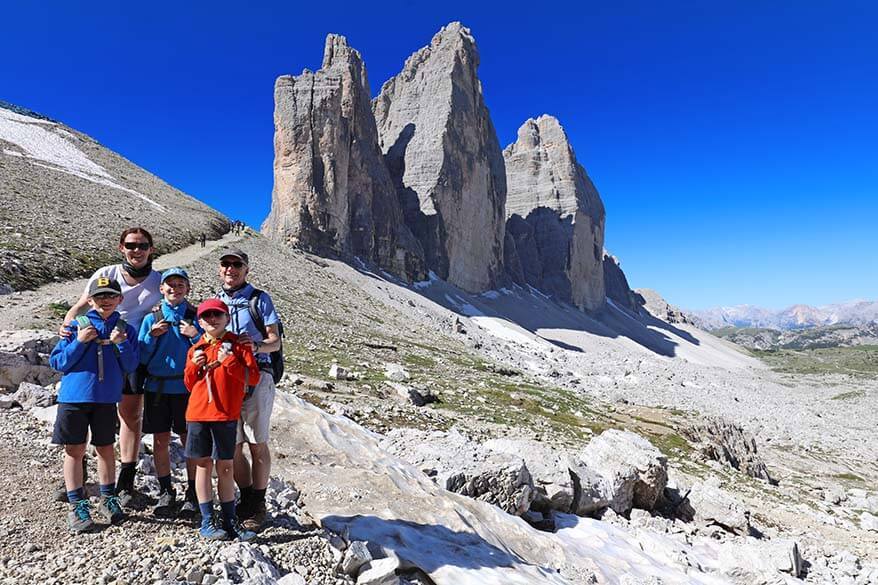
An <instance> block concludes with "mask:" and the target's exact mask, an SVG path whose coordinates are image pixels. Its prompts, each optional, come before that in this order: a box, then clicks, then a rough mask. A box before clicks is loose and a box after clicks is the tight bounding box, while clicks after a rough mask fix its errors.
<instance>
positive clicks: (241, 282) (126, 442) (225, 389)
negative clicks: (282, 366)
mask: <svg viewBox="0 0 878 585" xmlns="http://www.w3.org/2000/svg"><path fill="white" fill-rule="evenodd" d="M236 223H240V222H236ZM233 225H234V224H233ZM242 228H243V224H242V223H241V224H240V226H239V229H242ZM201 245H202V246H204V235H203V234H202V237H201ZM119 252H120V253H121V254H122V258H123V260H122V263H121V264H115V265H112V266H107V267H104V268H101V269H99V270H98V271H97V272H95V273H94V275H92V277H91V278H90V279H89V281H88V284H87V285H86V289H85V291H84V292H83V294H82V297H81V298H80V299H79V300H78V301H77V302H76V303H75V304H74V305H73V306H72V307H71V308H70V310H69V311H68V312H67V314H66V315H65V318H64V323H63V324H62V326H61V330H60V334H61V340H60V341H59V343H58V344H57V345H56V347H55V349H54V350H53V351H52V354H51V357H50V363H51V365H52V367H53V368H55V369H57V370H59V371H60V372H61V373H62V378H61V387H60V390H59V393H58V403H59V406H58V415H57V418H56V420H55V426H54V430H53V434H52V442H53V443H56V444H59V445H63V446H64V465H63V475H64V486H63V489H61V490H60V492H59V494H58V495H57V496H56V497H57V498H58V499H61V500H66V501H68V502H69V503H70V506H71V509H70V512H69V514H68V526H69V528H70V530H71V531H72V532H74V533H77V534H78V533H82V532H86V531H89V530H90V529H92V528H93V527H94V518H93V515H92V514H93V511H95V510H94V509H93V507H92V504H91V501H90V499H89V497H88V495H87V494H86V492H85V480H86V473H85V470H86V465H85V453H86V442H87V441H88V438H89V436H91V443H92V445H94V447H95V451H96V453H97V464H98V465H97V467H98V480H99V485H100V498H99V501H98V506H97V509H96V514H97V516H98V517H99V518H100V519H103V520H104V521H105V522H106V523H110V524H118V523H119V522H121V521H122V520H124V518H125V517H126V512H125V510H126V508H128V507H130V506H133V505H135V504H136V503H138V502H140V503H142V502H143V500H144V499H145V498H144V496H142V495H141V494H139V493H138V492H137V490H136V489H135V474H136V464H137V459H138V455H139V452H140V443H141V433H146V434H152V435H153V455H154V462H155V472H156V477H157V479H158V483H159V486H160V491H159V496H158V499H157V500H156V501H155V502H154V504H153V512H154V513H155V514H156V515H158V516H163V517H182V518H195V517H196V516H197V515H199V514H200V516H201V523H200V527H199V533H200V534H201V536H203V537H204V538H208V539H237V540H250V539H252V538H254V537H255V535H256V532H257V531H258V530H259V529H260V528H261V527H262V525H263V524H264V523H265V521H266V507H265V492H266V488H267V486H268V480H269V475H270V472H271V456H270V452H269V449H268V437H269V426H270V424H269V423H270V419H271V412H272V408H273V405H274V395H275V381H276V379H275V377H276V376H277V377H279V370H278V367H277V361H278V360H277V357H276V356H277V355H279V351H280V348H281V343H282V342H281V337H280V336H281V331H282V330H281V328H280V321H279V318H278V315H277V312H276V311H275V308H274V304H273V302H272V299H271V296H270V295H269V294H268V293H266V292H264V291H261V290H258V289H256V288H254V287H253V285H251V284H249V283H248V282H247V275H248V273H249V269H250V260H249V257H248V255H247V254H246V253H245V252H243V251H241V250H237V249H224V250H222V251H221V252H220V257H219V276H220V280H221V288H220V290H219V291H218V292H217V294H216V296H215V297H214V298H209V299H206V300H204V301H202V302H201V303H200V304H198V305H197V306H196V305H195V304H193V303H192V302H191V301H190V300H189V299H188V295H189V292H190V291H191V285H190V281H189V275H188V274H187V272H186V271H185V270H184V269H182V268H177V267H175V268H169V269H167V270H165V271H164V272H162V273H159V272H157V271H155V270H153V268H152V256H153V253H154V247H153V239H152V236H151V235H150V234H149V232H147V231H146V230H145V229H143V228H130V229H127V230H125V231H124V232H122V235H121V236H120V239H119ZM83 311H86V312H85V313H84V314H82V313H83ZM281 363H282V362H281ZM117 424H118V428H119V453H120V459H121V463H120V465H121V467H120V470H119V475H118V478H117V477H116V461H115V449H114V447H115V442H116V428H117ZM172 431H173V432H174V433H176V434H177V435H179V437H180V441H181V442H182V444H183V445H184V446H185V456H186V458H187V463H186V467H187V480H188V482H187V486H186V489H185V495H184V497H183V499H182V501H181V502H178V501H177V497H176V494H177V491H176V489H175V488H174V486H173V482H172V476H171V460H170V445H171V440H172V437H171V432H172ZM245 443H246V444H247V446H248V451H249V454H250V460H249V461H248V459H247V457H246V456H245V454H244V449H243V447H244V444H245ZM214 471H215V473H216V476H217V494H218V496H219V504H220V515H219V517H217V516H215V514H214V504H213V500H214V494H213V489H212V476H213V474H214ZM236 484H237V487H238V489H239V491H240V498H239V499H236V497H235V486H236Z"/></svg>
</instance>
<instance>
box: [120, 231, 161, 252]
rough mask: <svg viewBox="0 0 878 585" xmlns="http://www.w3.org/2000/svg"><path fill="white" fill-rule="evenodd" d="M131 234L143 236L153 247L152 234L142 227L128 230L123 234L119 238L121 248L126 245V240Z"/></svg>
mask: <svg viewBox="0 0 878 585" xmlns="http://www.w3.org/2000/svg"><path fill="white" fill-rule="evenodd" d="M130 234H140V235H141V236H143V237H144V238H146V239H147V241H148V242H149V246H150V247H153V243H152V234H150V233H149V232H148V231H146V230H145V229H143V228H142V227H133V228H128V229H127V230H125V231H124V232H122V235H121V236H119V245H120V246H124V245H125V238H127V237H128V236H129V235H130Z"/></svg>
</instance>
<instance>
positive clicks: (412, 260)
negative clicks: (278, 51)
mask: <svg viewBox="0 0 878 585" xmlns="http://www.w3.org/2000/svg"><path fill="white" fill-rule="evenodd" d="M274 93H275V96H274V97H275V112H274V123H275V137H274V151H275V158H274V192H273V194H272V205H271V213H270V215H269V216H268V218H267V219H266V220H265V223H264V224H263V231H264V232H265V233H266V234H267V235H269V236H270V237H272V238H274V239H277V240H281V241H284V242H287V243H290V244H292V245H296V246H299V247H301V248H304V249H307V250H310V251H313V252H317V253H326V252H332V253H335V254H338V255H340V256H342V257H345V258H350V257H352V256H359V257H361V258H363V259H367V260H369V261H372V262H375V263H377V264H379V265H381V266H384V267H386V268H389V269H391V270H393V271H394V272H395V273H397V274H398V275H400V276H405V277H408V278H419V277H423V274H424V270H423V253H422V251H421V249H420V245H419V244H418V242H417V241H416V240H415V239H414V238H413V237H412V236H411V233H410V232H409V231H408V228H406V227H405V225H404V224H403V221H402V212H401V210H400V207H399V203H398V202H397V199H396V189H395V188H394V186H393V182H392V181H391V178H390V175H389V173H388V172H387V169H386V168H385V166H384V162H383V160H382V156H381V152H380V150H379V149H378V134H377V131H376V129H375V120H374V118H373V117H372V109H371V103H370V100H369V84H368V81H367V78H366V68H365V65H364V64H363V60H362V58H361V57H360V54H359V53H358V52H357V51H356V50H354V49H352V48H351V47H349V46H348V44H347V41H346V40H345V38H344V37H341V36H338V35H329V36H328V37H327V39H326V46H325V49H324V54H323V67H322V68H321V69H320V70H319V71H317V72H315V73H312V72H310V71H307V70H306V71H304V72H303V73H302V74H301V75H299V76H297V77H294V76H290V75H284V76H281V77H279V78H278V79H277V81H276V83H275V90H274Z"/></svg>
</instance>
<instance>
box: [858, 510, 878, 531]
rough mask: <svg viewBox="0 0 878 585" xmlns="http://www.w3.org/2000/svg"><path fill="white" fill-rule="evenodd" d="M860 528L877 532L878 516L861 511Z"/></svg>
mask: <svg viewBox="0 0 878 585" xmlns="http://www.w3.org/2000/svg"><path fill="white" fill-rule="evenodd" d="M860 528H862V529H863V530H871V531H872V532H878V516H874V515H872V514H870V513H869V512H863V513H862V514H860Z"/></svg>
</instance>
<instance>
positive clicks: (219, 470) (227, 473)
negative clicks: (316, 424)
mask: <svg viewBox="0 0 878 585" xmlns="http://www.w3.org/2000/svg"><path fill="white" fill-rule="evenodd" d="M197 315H198V323H199V324H200V325H201V327H202V328H203V329H204V335H202V337H201V340H199V342H198V343H196V344H195V345H193V346H192V347H191V348H190V349H189V354H188V356H187V359H186V369H185V371H184V375H183V382H184V383H185V384H186V389H187V390H189V392H190V397H189V405H188V407H187V408H186V430H187V436H186V457H189V458H191V459H192V460H193V461H194V462H195V465H196V470H195V492H196V494H197V496H198V507H199V508H200V509H201V527H200V528H199V531H198V532H199V534H201V536H203V537H204V538H207V539H211V540H224V539H226V538H234V539H237V540H241V541H244V540H250V539H252V538H253V537H255V536H256V533H255V532H253V531H250V530H245V529H244V528H243V527H242V526H241V523H240V522H239V521H238V518H237V516H236V515H235V480H234V476H233V466H232V460H233V458H234V455H235V441H236V438H237V429H238V418H239V417H240V414H241V404H242V403H243V402H244V396H245V395H246V393H247V387H248V386H255V385H256V384H258V383H259V364H257V363H256V358H254V357H253V351H252V350H251V349H250V346H249V345H247V344H243V343H238V336H237V335H235V334H234V333H232V332H230V331H226V326H227V325H228V323H229V308H228V307H227V306H226V304H225V303H223V302H222V301H221V300H219V299H208V300H206V301H204V302H203V303H201V304H200V305H198V312H197ZM214 461H215V462H216V475H217V492H218V493H219V499H220V508H221V510H222V520H223V522H222V526H220V525H219V524H217V522H216V519H215V518H214V515H213V490H212V486H211V473H212V471H213V465H214Z"/></svg>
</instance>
